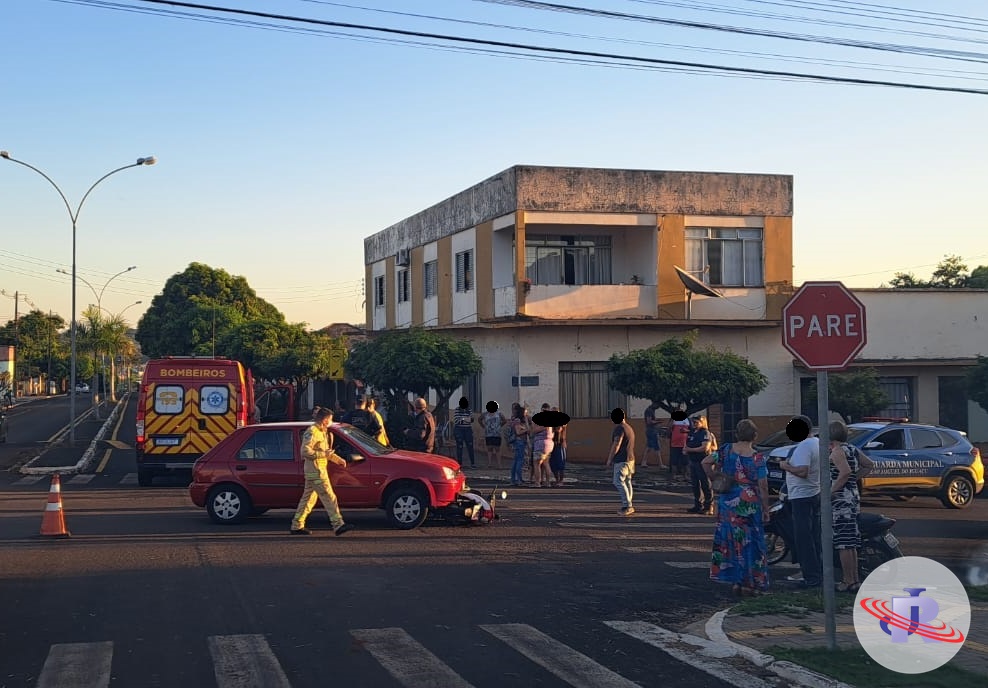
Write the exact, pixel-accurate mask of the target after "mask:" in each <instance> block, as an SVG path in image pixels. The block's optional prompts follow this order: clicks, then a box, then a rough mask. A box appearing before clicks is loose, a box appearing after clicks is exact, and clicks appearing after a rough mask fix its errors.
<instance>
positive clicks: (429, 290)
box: [422, 260, 439, 298]
mask: <svg viewBox="0 0 988 688" xmlns="http://www.w3.org/2000/svg"><path fill="white" fill-rule="evenodd" d="M438 292H439V262H438V261H435V260H430V261H429V262H428V263H426V264H425V273H424V278H423V280H422V293H423V294H425V298H429V297H431V296H435V295H436V294H437V293H438Z"/></svg>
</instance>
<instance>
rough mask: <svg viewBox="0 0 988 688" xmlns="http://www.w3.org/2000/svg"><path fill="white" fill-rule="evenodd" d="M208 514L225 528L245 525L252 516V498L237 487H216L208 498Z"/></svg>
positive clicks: (214, 521)
mask: <svg viewBox="0 0 988 688" xmlns="http://www.w3.org/2000/svg"><path fill="white" fill-rule="evenodd" d="M206 512H207V513H208V514H209V518H211V519H212V520H213V523H219V524H220V525H223V526H228V525H233V524H237V523H243V522H244V521H246V520H247V516H248V515H249V514H250V497H248V496H247V493H246V492H244V490H243V488H241V487H238V486H236V485H220V486H218V487H214V488H213V489H212V490H210V492H209V496H208V497H207V498H206Z"/></svg>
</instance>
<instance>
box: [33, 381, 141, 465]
mask: <svg viewBox="0 0 988 688" xmlns="http://www.w3.org/2000/svg"><path fill="white" fill-rule="evenodd" d="M123 401H124V400H123V399H121V400H120V401H118V402H117V403H116V404H115V405H114V407H113V411H112V412H111V413H110V415H109V417H108V418H107V419H106V421H105V422H104V423H103V425H102V426H100V429H99V431H98V432H97V433H96V437H94V438H93V441H92V442H90V443H89V446H88V447H87V448H86V451H84V452H83V454H82V458H80V459H79V461H78V462H76V464H75V465H74V466H32V465H31V464H32V463H34V462H36V461H38V460H39V459H40V458H41V457H42V456H44V452H42V453H41V454H39V455H38V456H36V457H34V458H33V459H31V460H30V461H28V462H27V463H26V464H25V465H24V466H21V469H20V472H21V474H23V475H52V474H54V473H59V474H61V475H73V474H75V473H79V472H80V471H84V470H86V468H88V467H89V465H90V464H91V463H92V462H93V458H94V457H95V456H96V449H97V447H98V446H99V443H100V441H101V440H102V439H103V437H105V436H106V433H107V432H108V431H109V430H110V428H111V427H113V424H114V423H115V422H116V420H117V416H118V415H119V413H120V408H121V406H124V405H125V404H123V403H122V402H123ZM89 413H92V411H91V410H90V411H89ZM84 417H85V416H84ZM84 417H83V418H84ZM79 420H82V418H80V419H77V421H76V422H77V423H78V422H79ZM65 432H68V430H66V431H65ZM65 432H63V433H62V434H61V435H59V438H58V440H59V441H60V440H61V439H62V438H63V437H64V436H65Z"/></svg>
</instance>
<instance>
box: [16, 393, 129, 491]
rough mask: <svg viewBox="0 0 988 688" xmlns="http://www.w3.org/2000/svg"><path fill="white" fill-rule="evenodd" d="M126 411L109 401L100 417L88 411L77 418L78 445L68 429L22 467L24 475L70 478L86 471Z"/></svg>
mask: <svg viewBox="0 0 988 688" xmlns="http://www.w3.org/2000/svg"><path fill="white" fill-rule="evenodd" d="M122 408H123V404H121V402H115V403H114V402H106V403H105V404H104V405H103V406H102V407H101V409H100V416H99V417H97V416H96V413H95V409H93V408H88V409H87V410H86V411H85V412H83V413H82V414H80V416H79V417H78V418H77V419H76V425H75V443H72V442H70V432H69V430H68V428H66V429H65V430H64V431H63V432H62V433H61V434H60V435H59V436H58V437H57V438H55V439H54V440H53V441H52V442H51V444H49V445H48V446H47V447H45V448H44V449H43V450H42V453H41V454H40V455H39V456H37V457H36V458H34V459H31V460H30V461H28V462H27V463H26V464H25V465H24V466H22V467H21V470H20V472H21V473H23V474H26V475H49V474H52V473H60V474H62V475H70V474H72V473H78V472H80V471H83V470H85V469H86V468H87V467H88V465H89V463H90V462H91V461H93V459H94V457H95V454H96V451H97V450H98V449H99V447H100V444H101V442H100V440H102V438H103V437H105V436H106V435H107V434H108V433H109V432H110V430H111V429H112V428H113V424H114V423H116V420H117V413H119V410H120V409H122Z"/></svg>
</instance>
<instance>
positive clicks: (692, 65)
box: [55, 0, 988, 95]
mask: <svg viewBox="0 0 988 688" xmlns="http://www.w3.org/2000/svg"><path fill="white" fill-rule="evenodd" d="M55 1H56V2H68V3H71V4H83V5H94V6H102V7H108V8H111V9H125V10H131V11H134V10H138V9H140V8H135V7H133V6H128V5H121V4H120V3H110V2H105V1H103V0H55ZM138 1H140V2H144V3H150V4H155V5H167V6H172V7H182V8H186V9H196V10H205V11H210V12H219V13H227V14H234V15H238V16H249V17H258V18H263V19H269V20H278V21H286V22H297V23H303V24H312V25H315V26H327V27H335V28H340V29H350V30H357V31H369V32H376V33H383V34H386V35H392V36H405V37H414V38H420V39H432V40H440V41H447V42H451V43H459V44H464V45H469V46H483V47H484V48H485V49H486V48H504V49H511V50H521V51H527V52H529V53H536V54H537V55H543V56H544V55H553V56H557V57H561V58H564V59H565V58H578V59H587V58H591V59H603V60H616V61H620V62H626V63H633V64H636V65H641V66H645V67H651V68H660V69H668V68H677V69H683V68H685V69H696V70H701V71H703V72H704V73H714V74H716V73H723V74H733V75H744V76H756V77H766V78H773V77H775V78H780V77H781V78H786V79H795V80H809V81H815V82H819V83H837V84H846V85H860V86H885V87H890V88H905V89H915V90H924V91H939V92H952V93H965V94H970V95H988V90H982V89H971V88H964V87H959V86H938V85H934V84H916V83H907V82H897V81H885V80H877V79H862V78H853V77H841V76H830V75H822V74H808V73H803V72H789V71H783V70H767V69H756V68H750V67H732V66H726V65H715V64H707V63H698V62H686V61H681V60H666V59H659V58H649V57H638V56H633V55H621V54H615V53H605V52H599V51H589V50H576V49H569V48H552V47H547V46H538V45H531V44H525V43H517V42H512V41H496V40H490V39H480V38H468V37H463V36H454V35H449V34H439V33H433V32H424V31H411V30H407V29H395V28H387V27H381V26H373V25H367V24H355V23H351V22H335V21H328V20H322V19H311V18H305V17H298V16H293V15H285V14H276V13H270V12H257V11H252V10H243V9H236V8H227V7H219V6H215V5H204V4H199V3H189V2H177V1H175V0H138ZM482 1H485V2H487V1H490V2H500V3H502V4H503V3H510V4H524V5H526V6H529V5H549V4H550V3H534V2H530V1H529V0H482ZM559 7H564V6H559ZM578 9H579V8H578ZM593 12H594V13H597V14H599V13H603V12H604V11H602V10H594V11H593ZM605 14H607V13H605ZM610 14H613V13H610ZM661 21H663V22H665V21H667V20H661ZM669 21H671V20H669ZM683 24H684V25H686V24H695V25H696V26H695V27H693V28H700V27H701V23H699V22H683ZM718 30H728V29H725V28H724V27H721V28H719V29H718ZM736 33H746V34H750V35H762V34H766V35H767V34H768V33H770V32H762V31H758V30H741V29H739V30H737V31H736ZM775 37H780V36H779V35H776V36H775ZM798 40H808V39H806V38H798ZM821 42H830V43H835V44H840V41H838V40H836V39H834V40H829V39H821ZM877 45H878V44H871V43H868V42H862V43H861V45H858V46H856V47H876V46H877ZM900 47H901V48H902V50H901V51H900V52H913V53H914V54H923V53H921V52H918V51H920V50H921V49H918V48H917V49H913V50H907V48H908V46H900ZM884 49H888V50H890V51H892V52H895V50H892V49H891V48H887V47H886V48H884ZM954 52H956V51H954ZM927 54H937V55H939V56H941V57H947V56H949V55H951V54H954V53H953V52H952V51H931V52H929V53H927ZM958 54H959V53H958ZM966 54H967V55H974V54H973V53H966ZM979 55H980V58H982V59H984V60H988V55H984V54H979ZM955 59H960V58H958V57H955ZM978 61H980V60H978Z"/></svg>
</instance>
